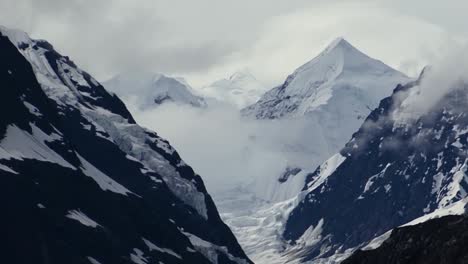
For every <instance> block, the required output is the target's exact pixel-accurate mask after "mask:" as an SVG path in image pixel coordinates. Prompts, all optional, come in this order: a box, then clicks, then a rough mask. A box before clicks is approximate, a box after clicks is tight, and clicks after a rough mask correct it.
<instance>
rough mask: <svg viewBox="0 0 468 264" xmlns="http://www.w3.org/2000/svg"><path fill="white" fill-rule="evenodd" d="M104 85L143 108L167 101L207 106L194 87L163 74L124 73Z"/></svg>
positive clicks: (127, 100) (125, 99)
mask: <svg viewBox="0 0 468 264" xmlns="http://www.w3.org/2000/svg"><path fill="white" fill-rule="evenodd" d="M103 85H104V87H106V89H108V90H110V91H113V92H115V93H116V94H117V95H118V96H119V97H121V98H123V100H124V101H125V102H128V103H132V104H135V105H136V106H137V107H138V108H140V109H141V110H145V109H148V108H152V107H155V106H158V105H161V104H163V103H167V102H172V103H176V104H182V105H191V106H194V107H204V106H206V102H205V100H204V99H203V98H201V97H199V96H197V95H195V94H194V91H193V89H192V87H190V86H189V85H188V84H187V83H186V82H185V81H184V80H183V79H177V78H172V77H168V76H165V75H163V74H152V73H146V72H134V73H123V74H119V75H117V76H115V77H113V78H112V79H110V80H108V81H106V82H104V83H103Z"/></svg>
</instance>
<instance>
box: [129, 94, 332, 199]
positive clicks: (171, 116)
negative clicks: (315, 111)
mask: <svg viewBox="0 0 468 264" xmlns="http://www.w3.org/2000/svg"><path fill="white" fill-rule="evenodd" d="M127 103H128V102H127ZM128 105H129V108H130V109H131V111H132V112H133V114H134V116H135V117H136V119H137V121H138V122H139V123H140V124H142V125H144V126H146V127H148V128H150V129H153V130H155V131H157V132H158V133H159V134H160V135H161V136H162V137H164V138H167V139H168V140H169V141H170V142H171V144H172V145H173V146H174V147H175V148H176V149H177V150H178V151H179V153H180V154H181V156H182V158H183V159H184V160H185V161H186V162H187V163H188V164H190V165H191V166H192V167H193V168H194V169H195V171H196V172H197V173H199V174H200V175H202V177H203V179H204V181H205V183H206V185H207V188H208V190H209V191H210V192H212V193H214V194H215V195H216V193H219V192H222V191H223V190H226V189H231V188H234V187H236V186H239V185H247V186H248V185H250V184H260V185H267V184H274V183H275V182H277V179H278V177H279V176H280V175H281V173H282V172H284V169H285V168H286V167H287V166H303V165H304V166H305V165H307V167H315V166H316V165H318V162H319V160H318V158H317V153H314V151H316V149H315V148H316V146H314V144H311V142H310V141H311V140H314V139H313V136H309V135H311V133H310V131H311V130H309V129H308V124H307V122H303V121H299V120H296V121H294V120H284V121H275V120H266V121H259V120H255V121H254V120H249V119H245V118H243V117H241V115H240V114H239V111H238V109H236V108H233V107H231V106H228V105H224V104H215V105H211V106H210V108H208V109H198V108H193V107H189V106H181V105H174V104H164V105H162V106H159V107H156V108H155V109H154V110H150V111H143V112H142V111H139V110H138V109H137V107H136V106H134V105H132V104H131V103H130V104H128ZM326 155H327V154H324V156H323V157H321V158H322V159H324V158H326Z"/></svg>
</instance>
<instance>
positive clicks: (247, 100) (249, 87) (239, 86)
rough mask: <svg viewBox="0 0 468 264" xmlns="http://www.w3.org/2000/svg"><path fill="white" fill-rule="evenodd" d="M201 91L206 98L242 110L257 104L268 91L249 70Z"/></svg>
mask: <svg viewBox="0 0 468 264" xmlns="http://www.w3.org/2000/svg"><path fill="white" fill-rule="evenodd" d="M200 91H201V92H202V93H203V94H204V95H205V97H211V98H214V99H216V100H218V101H222V102H227V103H229V104H232V105H234V106H236V107H238V108H239V109H242V108H244V107H246V106H248V105H251V104H253V103H255V102H257V101H258V100H259V99H260V97H261V96H262V95H263V94H264V93H265V92H266V91H267V89H266V87H265V85H263V84H262V83H261V82H260V81H258V80H257V79H256V78H255V77H254V76H253V74H252V73H251V72H250V71H249V70H248V69H243V70H240V71H237V72H235V73H234V74H233V75H231V76H230V77H229V78H227V79H221V80H218V81H215V82H214V83H212V84H210V85H208V86H205V87H203V88H202V89H201V90H200Z"/></svg>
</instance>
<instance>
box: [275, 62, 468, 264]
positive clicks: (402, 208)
mask: <svg viewBox="0 0 468 264" xmlns="http://www.w3.org/2000/svg"><path fill="white" fill-rule="evenodd" d="M431 74H432V71H431V70H428V71H425V72H424V73H423V74H422V75H421V77H420V79H419V80H417V81H415V82H412V83H409V84H407V85H398V86H397V87H396V89H395V90H394V92H393V94H392V96H390V97H387V98H385V99H383V100H382V101H381V102H380V104H379V106H378V107H377V108H376V109H375V110H373V111H372V113H371V114H370V115H369V116H368V117H367V119H366V120H365V122H364V124H363V125H362V126H361V127H360V128H359V130H358V131H357V132H356V133H354V134H353V136H352V139H351V140H350V141H349V142H348V143H347V144H346V146H345V147H344V148H343V149H342V150H341V151H340V152H339V153H338V154H336V155H335V156H333V157H332V158H331V159H330V160H328V161H327V162H326V163H324V164H323V165H321V166H320V167H319V168H318V169H317V170H316V171H315V172H314V173H312V174H309V175H308V176H307V180H306V185H305V186H304V189H303V192H302V193H301V194H300V195H299V196H298V197H296V200H295V201H294V203H295V206H294V209H293V210H292V211H291V212H290V213H289V214H288V217H287V221H286V224H285V226H284V229H283V230H282V238H283V239H284V241H287V244H288V245H289V246H290V248H289V249H288V250H286V251H288V253H287V254H291V255H293V256H294V257H293V258H300V259H302V261H303V262H307V261H312V262H314V263H315V262H318V261H319V260H320V259H324V261H325V260H326V261H325V263H330V262H331V260H333V259H335V260H337V259H341V260H342V258H344V257H345V256H347V255H349V254H350V253H352V252H353V251H354V250H355V249H357V248H361V247H365V246H366V245H368V244H369V243H370V248H369V249H375V248H378V247H379V245H380V244H381V243H382V241H385V239H386V238H388V236H390V238H389V240H388V241H386V242H384V244H383V245H382V246H383V248H382V249H377V252H378V251H381V252H385V251H384V250H387V252H388V247H389V246H391V247H392V248H393V247H396V248H393V249H394V250H393V251H392V253H391V254H390V255H392V254H393V257H395V256H397V257H396V258H400V257H401V258H402V259H403V257H404V256H406V254H409V255H411V254H413V256H414V252H413V253H411V252H410V251H411V249H412V248H413V247H414V248H416V249H417V248H418V247H419V248H423V247H424V246H427V247H428V248H436V246H435V245H440V247H441V248H444V247H448V245H446V244H445V245H444V243H453V245H454V248H453V250H454V252H456V250H457V249H456V248H457V247H458V246H457V245H456V244H458V243H463V241H465V240H464V239H465V238H464V237H463V236H462V234H460V237H458V236H457V237H454V238H453V240H451V242H449V241H448V239H446V240H445V241H444V239H445V238H444V237H443V236H442V235H441V236H439V237H438V239H439V241H438V240H432V239H433V238H434V236H433V235H431V234H430V233H428V228H429V229H432V228H433V229H434V232H445V231H447V232H452V233H453V232H455V231H454V230H453V229H457V228H459V229H458V230H460V231H462V230H463V226H464V223H463V221H464V220H463V218H462V217H458V218H457V217H449V218H442V219H441V220H436V221H431V222H427V223H424V222H426V221H427V220H430V219H432V218H438V217H441V216H445V215H462V214H464V207H465V204H466V199H465V198H466V196H467V193H466V189H467V187H468V186H467V184H468V180H467V176H466V169H467V161H468V160H467V154H468V153H467V149H466V146H467V137H468V118H467V115H466V109H467V107H468V105H467V102H468V101H467V99H468V98H467V94H468V93H467V91H468V85H466V83H465V82H464V81H457V80H453V81H451V82H437V81H435V80H434V79H433V78H430V76H431ZM428 85H437V89H441V90H443V91H448V92H447V93H446V94H445V95H444V96H443V97H441V98H439V99H438V100H437V101H436V102H434V103H433V104H430V102H428V101H427V100H425V99H424V98H423V99H420V97H421V96H422V94H424V93H422V92H421V91H422V90H423V89H424V87H427V86H428ZM421 103H422V104H424V106H425V107H428V109H426V111H413V110H414V109H419V108H417V107H416V106H417V104H421ZM415 107H416V108H415ZM420 223H424V224H420ZM443 223H447V224H448V223H452V224H453V225H454V226H453V227H452V228H448V227H444V225H443ZM414 224H420V225H417V226H415V227H404V228H400V229H396V230H395V231H393V232H391V230H392V229H394V228H397V227H399V226H402V225H406V226H410V225H414ZM443 230H445V231H443ZM390 234H391V235H390ZM411 234H413V239H411ZM415 234H419V236H418V235H415ZM424 238H425V239H426V240H423V239H424ZM378 241H380V242H379V243H377V242H378ZM405 241H406V242H405ZM408 241H412V242H414V243H413V244H411V245H407V246H405V244H404V243H406V244H408V243H409V242H408ZM414 248H413V250H414ZM405 250H406V251H405ZM439 250H441V249H439ZM446 253H447V255H450V254H453V253H450V252H446ZM383 254H385V253H381V255H380V258H382V257H383ZM375 255H376V253H375V252H369V253H368V254H367V253H364V254H363V253H358V254H357V255H355V256H353V258H352V259H354V260H353V261H356V260H357V259H362V260H363V262H362V263H367V262H364V260H366V259H367V260H371V259H373V260H375V261H378V260H379V258H378V257H377V256H375ZM431 255H432V256H437V255H438V256H444V254H443V252H441V251H438V252H427V253H421V255H419V256H421V257H423V258H422V259H420V260H419V261H418V262H411V263H431V262H429V261H428V262H424V261H422V260H423V259H424V256H426V257H430V256H431ZM452 257H453V256H452ZM458 257H461V256H458ZM427 259H428V260H431V261H434V258H427ZM454 259H457V258H454ZM350 261H351V260H350ZM349 263H361V262H352V261H351V262H349ZM369 263H376V262H372V261H371V262H369ZM398 263H400V262H398ZM401 263H405V262H401ZM433 263H435V262H433ZM460 263H461V262H460Z"/></svg>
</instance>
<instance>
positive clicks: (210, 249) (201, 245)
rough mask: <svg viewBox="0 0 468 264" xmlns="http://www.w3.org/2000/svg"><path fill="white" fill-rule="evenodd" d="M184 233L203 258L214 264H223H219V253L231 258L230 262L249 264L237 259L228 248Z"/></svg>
mask: <svg viewBox="0 0 468 264" xmlns="http://www.w3.org/2000/svg"><path fill="white" fill-rule="evenodd" d="M182 233H183V234H184V235H186V236H187V237H188V238H189V240H190V243H192V245H193V246H194V248H195V249H196V250H197V251H198V252H200V253H201V254H202V255H203V256H205V258H207V259H208V260H210V261H211V262H212V263H214V264H222V263H219V262H218V254H219V253H223V254H224V255H225V256H227V257H228V258H229V260H231V261H233V262H235V263H237V264H248V262H247V261H246V260H245V259H240V258H236V257H234V256H233V255H231V254H230V253H229V251H228V249H227V248H226V247H222V246H218V245H215V244H213V243H211V242H209V241H205V240H203V239H201V238H199V237H198V236H196V235H194V234H191V233H188V232H184V231H182Z"/></svg>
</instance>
